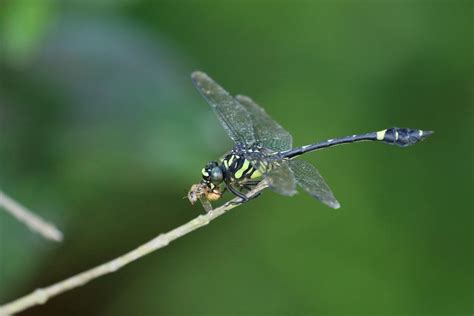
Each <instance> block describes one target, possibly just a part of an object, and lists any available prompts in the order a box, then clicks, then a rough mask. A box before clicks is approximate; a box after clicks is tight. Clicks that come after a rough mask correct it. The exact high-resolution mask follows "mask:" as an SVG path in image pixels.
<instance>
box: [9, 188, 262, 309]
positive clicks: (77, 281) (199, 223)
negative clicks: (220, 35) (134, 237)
mask: <svg viewBox="0 0 474 316" xmlns="http://www.w3.org/2000/svg"><path fill="white" fill-rule="evenodd" d="M266 187H267V185H266V183H265V182H264V181H262V182H261V183H260V184H259V185H258V186H257V187H255V188H254V189H253V190H252V191H250V192H249V193H247V196H248V197H250V196H254V195H255V194H257V193H258V192H260V191H261V190H263V189H264V188H266ZM238 200H239V198H236V199H234V200H232V201H231V202H228V203H226V204H224V205H222V206H220V207H218V208H216V209H214V210H212V211H211V212H209V213H207V214H205V215H199V216H198V217H196V218H195V219H193V220H191V221H190V222H187V223H186V224H184V225H181V226H179V227H177V228H175V229H173V230H171V231H169V232H167V233H164V234H161V235H158V236H157V237H155V238H153V239H152V240H150V241H148V242H147V243H145V244H143V245H141V246H139V247H138V248H135V249H134V250H132V251H130V252H128V253H126V254H124V255H122V256H120V257H118V258H116V259H114V260H112V261H109V262H106V263H103V264H101V265H99V266H97V267H95V268H92V269H90V270H87V271H84V272H82V273H79V274H77V275H75V276H72V277H70V278H68V279H65V280H63V281H61V282H58V283H55V284H53V285H50V286H48V287H45V288H40V289H37V290H35V291H34V292H32V293H30V294H28V295H26V296H23V297H21V298H19V299H16V300H15V301H13V302H10V303H7V304H5V305H3V306H0V315H1V316H5V315H11V314H14V313H18V312H21V311H23V310H25V309H27V308H30V307H32V306H35V305H39V304H44V303H46V301H48V300H49V299H50V298H52V297H54V296H56V295H59V294H61V293H64V292H66V291H69V290H72V289H74V288H76V287H79V286H82V285H84V284H86V283H88V282H89V281H92V280H94V279H96V278H98V277H100V276H103V275H105V274H109V273H112V272H115V271H117V270H119V269H120V268H122V267H123V266H125V265H127V264H129V263H131V262H133V261H135V260H137V259H139V258H141V257H143V256H145V255H147V254H149V253H151V252H153V251H155V250H158V249H160V248H163V247H165V246H167V245H168V244H169V243H170V242H172V241H173V240H176V239H178V238H180V237H182V236H184V235H187V234H189V233H190V232H192V231H194V230H196V229H198V228H200V227H203V226H205V225H207V224H209V223H210V222H211V221H212V220H214V219H215V218H217V217H219V216H221V215H222V214H224V213H225V212H227V211H228V210H230V209H232V208H234V207H236V206H237V205H238V204H235V203H232V202H236V201H238Z"/></svg>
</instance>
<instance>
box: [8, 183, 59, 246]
mask: <svg viewBox="0 0 474 316" xmlns="http://www.w3.org/2000/svg"><path fill="white" fill-rule="evenodd" d="M0 207H3V208H4V209H5V210H6V211H7V212H8V213H10V214H11V215H13V216H14V217H15V218H16V219H17V220H19V221H20V222H22V223H23V224H25V225H26V226H28V227H29V228H30V229H31V230H32V231H34V232H37V233H39V234H41V235H43V237H44V238H47V239H50V240H54V241H62V240H63V234H62V233H61V231H59V230H58V229H57V228H56V227H55V226H54V225H52V224H50V223H48V222H46V221H45V220H43V219H42V218H41V217H39V216H38V215H35V214H34V213H32V212H31V211H29V210H28V209H27V208H26V207H24V206H23V205H21V204H19V203H18V202H16V201H15V200H13V199H12V198H10V197H8V196H7V195H6V194H5V193H3V192H2V191H0Z"/></svg>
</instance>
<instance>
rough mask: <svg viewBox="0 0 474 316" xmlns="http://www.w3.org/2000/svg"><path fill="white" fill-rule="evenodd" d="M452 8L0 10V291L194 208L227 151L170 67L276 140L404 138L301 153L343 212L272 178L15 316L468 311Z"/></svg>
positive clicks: (271, 5)
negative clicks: (254, 106)
mask: <svg viewBox="0 0 474 316" xmlns="http://www.w3.org/2000/svg"><path fill="white" fill-rule="evenodd" d="M472 18H473V4H472V2H471V1H442V0H440V1H436V0H434V1H363V2H360V1H352V2H351V1H342V2H341V1H336V2H330V1H321V2H318V1H314V2H310V1H296V2H290V1H186V2H184V1H171V0H170V1H151V0H148V1H132V0H129V1H61V2H60V1H52V0H50V1H46V0H38V1H34V0H14V1H4V2H2V3H0V19H1V21H0V22H1V24H0V27H1V29H0V36H1V37H0V49H1V59H0V140H1V142H0V167H1V168H0V183H1V187H2V190H5V192H7V193H9V194H10V195H12V196H13V197H15V198H17V199H18V200H20V201H21V202H22V203H24V204H25V205H28V206H30V207H31V208H33V209H34V210H35V211H36V212H37V213H39V214H40V215H42V216H43V217H45V218H47V219H48V220H50V221H52V222H54V223H56V224H58V226H59V227H61V228H62V230H63V231H64V233H65V237H66V240H65V242H64V243H62V244H60V245H57V244H51V243H50V242H47V241H44V240H41V239H40V237H38V236H37V235H36V234H31V233H30V232H29V231H28V230H27V229H26V228H25V227H23V226H22V225H21V224H19V223H18V222H16V221H15V220H14V219H12V218H10V217H9V216H8V215H7V214H5V213H4V212H0V302H2V303H3V302H7V301H9V300H12V299H14V298H16V297H18V296H20V295H24V294H26V293H28V292H29V291H31V290H33V289H35V288H37V287H41V286H45V285H48V284H51V283H53V282H56V281H59V280H61V279H63V278H65V277H67V276H70V275H72V274H75V273H78V272H80V271H83V270H85V269H88V268H90V267H93V266H95V265H97V264H99V263H102V262H104V261H106V260H109V259H111V258H113V257H115V256H118V255H120V254H122V253H124V252H126V251H128V250H130V249H131V248H133V247H135V246H137V245H139V244H140V243H143V242H145V241H147V240H148V239H151V238H152V237H154V236H155V235H157V234H159V233H160V232H164V231H167V230H170V229H172V228H173V227H175V226H177V225H180V224H182V223H184V222H185V221H188V220H190V219H191V218H193V217H195V216H196V215H198V214H199V212H201V210H200V209H199V208H198V207H194V208H193V207H191V206H190V205H189V204H188V203H187V201H186V200H183V199H182V197H183V196H184V195H185V193H186V190H187V189H188V188H189V186H190V185H191V184H192V183H195V182H196V181H198V180H199V176H200V170H201V168H202V166H203V165H204V164H205V163H206V162H207V161H208V160H211V159H215V158H216V157H218V156H219V155H221V154H222V153H223V152H225V151H226V150H228V149H229V148H230V146H231V142H230V141H229V140H228V139H227V137H226V135H224V132H223V130H222V128H221V127H220V126H219V124H218V122H217V120H216V119H215V117H214V116H213V113H212V112H211V111H210V109H209V108H208V107H207V106H206V104H205V102H204V100H203V99H202V98H201V97H200V96H199V95H198V93H197V92H196V91H195V90H194V88H193V86H192V84H191V82H190V80H189V74H190V73H191V72H192V71H193V70H195V69H200V70H203V71H206V72H208V73H209V74H210V75H211V76H212V77H213V78H215V79H216V80H217V81H218V82H220V83H221V84H222V85H223V86H224V87H225V88H227V89H228V90H229V91H230V92H231V93H242V94H247V95H250V96H252V97H253V98H254V99H255V100H257V101H258V102H259V103H261V104H262V105H263V106H265V108H266V109H267V112H269V113H270V114H271V115H272V116H273V117H274V118H275V119H277V120H278V121H279V122H280V123H281V124H282V125H283V126H285V127H286V128H287V129H288V130H289V131H291V132H292V133H293V135H294V139H295V145H302V144H306V143H311V142H314V141H317V140H324V139H327V138H334V137H337V136H344V135H347V134H352V133H356V132H366V131H372V130H378V129H382V128H386V127H390V126H394V125H395V126H396V125H398V126H407V127H415V128H422V129H433V130H435V131H436V134H435V135H434V136H433V137H432V138H430V139H429V140H427V141H426V142H424V143H422V144H419V145H416V146H414V147H412V148H408V149H399V148H395V147H390V146H386V145H380V144H371V143H363V144H357V145H351V146H341V147H337V148H334V149H331V150H327V151H322V152H318V153H317V154H309V155H308V159H309V160H310V161H312V162H313V163H315V164H316V165H317V166H318V167H319V169H320V171H321V173H322V174H323V175H325V177H326V179H327V181H328V182H329V183H330V184H331V186H332V188H333V191H334V192H335V194H336V196H337V197H338V199H339V201H340V202H341V204H342V209H341V210H340V211H333V210H330V209H328V208H326V207H324V206H323V205H322V204H319V203H318V202H316V201H314V200H313V199H311V198H310V197H308V196H306V195H304V194H300V195H298V196H296V197H293V198H285V197H282V196H278V195H276V194H274V193H271V192H266V193H265V194H264V195H263V197H261V198H259V199H257V200H255V201H252V203H249V204H246V205H244V206H242V207H240V208H238V209H236V210H235V211H232V212H230V213H229V214H227V215H226V216H224V217H222V218H221V219H219V220H218V221H216V222H214V223H212V225H210V226H209V227H206V228H205V229H202V230H200V231H196V232H194V233H192V234H191V235H189V236H186V237H185V238H183V239H182V240H179V241H177V242H175V243H174V244H172V245H171V246H169V247H167V248H165V249H163V250H162V251H159V252H158V253H156V254H153V255H150V256H148V257H146V258H144V259H142V260H140V261H138V262H136V263H134V264H132V265H131V266H129V267H127V268H125V269H124V270H121V271H120V272H118V273H116V274H114V275H112V276H108V277H104V278H101V279H99V280H97V281H95V282H93V283H91V284H89V285H87V286H85V287H84V288H80V289H77V290H74V291H72V292H70V293H67V294H64V295H62V296H60V297H57V298H55V299H53V300H52V301H50V302H48V303H47V304H46V305H44V306H41V307H35V308H33V309H31V310H29V311H27V312H25V313H23V314H22V315H182V314H188V315H224V314H226V315H227V314H232V315H235V314H246V315H262V314H270V315H271V314H289V315H294V314H306V315H314V314H322V315H369V314H370V315H402V314H403V315H466V314H469V313H472V310H473V308H474V306H473V303H472V297H474V291H473V284H474V279H473V276H474V273H473V272H474V271H473V266H474V262H473V257H474V256H473V249H474V247H473V235H472V229H473V215H472V209H473V207H472V206H473V205H472V201H471V199H470V195H471V194H472V188H473V175H474V173H473V152H472V144H473V135H474V133H473V117H474V116H473V89H472V87H473V84H474V79H473V78H474V75H473V57H472V56H474V55H473V47H474V46H473V44H474V43H473V38H474V37H473V29H474V28H473V22H472V21H473V19H472Z"/></svg>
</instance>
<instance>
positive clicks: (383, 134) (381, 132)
mask: <svg viewBox="0 0 474 316" xmlns="http://www.w3.org/2000/svg"><path fill="white" fill-rule="evenodd" d="M386 132H387V130H386V129H384V130H383V131H379V132H377V140H383V139H384V138H385V133H386Z"/></svg>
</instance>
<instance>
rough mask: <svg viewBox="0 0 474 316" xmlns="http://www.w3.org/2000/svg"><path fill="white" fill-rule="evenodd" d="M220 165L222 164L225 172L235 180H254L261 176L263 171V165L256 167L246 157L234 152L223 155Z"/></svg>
mask: <svg viewBox="0 0 474 316" xmlns="http://www.w3.org/2000/svg"><path fill="white" fill-rule="evenodd" d="M222 165H223V166H224V169H225V173H226V174H227V175H229V176H230V177H231V178H232V179H233V180H236V181H243V180H249V179H252V180H256V179H258V178H260V177H262V175H263V171H264V166H262V168H258V169H256V168H255V167H254V166H253V164H252V163H251V162H250V161H249V160H248V159H245V158H244V157H242V156H239V155H237V154H235V153H231V154H229V155H227V156H226V157H224V159H223V160H222Z"/></svg>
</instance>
